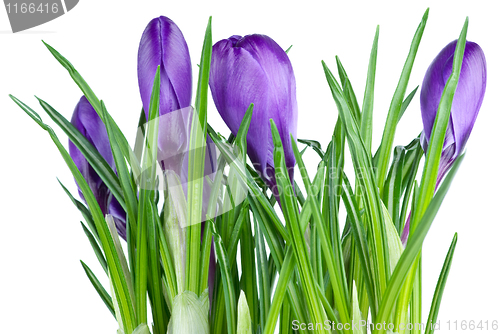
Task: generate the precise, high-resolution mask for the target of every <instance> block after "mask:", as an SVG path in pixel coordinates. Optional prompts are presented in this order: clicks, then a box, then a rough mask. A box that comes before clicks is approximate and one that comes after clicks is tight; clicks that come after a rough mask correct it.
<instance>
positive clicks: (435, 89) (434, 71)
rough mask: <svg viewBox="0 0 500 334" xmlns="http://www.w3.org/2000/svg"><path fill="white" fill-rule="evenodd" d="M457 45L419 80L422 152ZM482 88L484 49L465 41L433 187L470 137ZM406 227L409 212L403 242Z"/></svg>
mask: <svg viewBox="0 0 500 334" xmlns="http://www.w3.org/2000/svg"><path fill="white" fill-rule="evenodd" d="M456 46H457V41H456V40H455V41H453V42H451V43H450V44H448V45H447V46H446V47H445V48H444V49H443V50H441V52H440V53H439V54H438V55H437V57H436V58H434V60H433V61H432V64H431V65H430V66H429V68H428V69H427V72H426V73H425V77H424V81H423V83H422V91H421V92H420V110H421V112H422V121H423V123H424V131H423V133H422V134H421V135H420V141H421V144H422V147H423V149H424V151H425V152H427V147H428V143H429V140H430V138H431V133H432V127H433V126H434V121H435V119H436V114H437V110H438V107H439V101H440V100H441V95H442V94H443V90H444V86H445V85H446V82H447V81H448V78H449V76H450V74H451V71H452V68H453V56H454V53H455V48H456ZM485 90H486V59H485V57H484V53H483V50H482V49H481V47H480V46H479V45H477V44H476V43H474V42H466V44H465V51H464V58H463V61H462V68H461V71H460V78H459V80H458V86H457V90H456V92H455V96H454V97H453V103H452V105H451V114H450V121H449V123H448V127H447V129H446V136H445V139H444V144H443V152H442V153H441V160H440V162H439V170H438V178H437V183H436V188H437V186H439V184H440V183H441V180H442V179H443V177H444V176H445V175H446V173H447V172H448V170H449V169H450V168H451V166H452V165H453V162H454V161H455V160H456V159H457V158H458V156H460V154H462V152H463V151H464V148H465V144H466V143H467V139H469V135H470V133H471V131H472V128H473V127H474V123H475V122H476V117H477V114H478V112H479V108H481V104H482V102H483V97H484V92H485ZM410 214H411V213H410ZM409 231H410V216H408V219H407V220H406V225H405V228H404V230H403V234H402V236H401V240H402V242H403V244H404V245H406V242H407V240H408V234H409Z"/></svg>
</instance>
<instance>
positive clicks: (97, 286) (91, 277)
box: [80, 260, 115, 317]
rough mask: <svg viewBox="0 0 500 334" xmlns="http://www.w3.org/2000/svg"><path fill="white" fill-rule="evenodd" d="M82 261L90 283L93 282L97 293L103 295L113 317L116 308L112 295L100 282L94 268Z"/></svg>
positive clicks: (103, 299) (102, 297)
mask: <svg viewBox="0 0 500 334" xmlns="http://www.w3.org/2000/svg"><path fill="white" fill-rule="evenodd" d="M80 263H81V264H82V267H83V270H85V274H87V277H88V278H89V280H90V283H92V285H93V286H94V288H95V291H97V293H98V294H99V297H101V299H102V301H103V302H104V304H105V305H106V307H107V308H108V310H109V312H111V314H112V315H113V317H115V310H114V308H113V300H112V299H111V296H110V295H109V293H108V292H107V291H106V289H104V287H103V286H102V284H101V282H99V280H98V279H97V277H96V276H95V275H94V273H93V272H92V270H91V269H90V268H89V267H88V266H87V265H86V264H85V262H83V261H81V260H80Z"/></svg>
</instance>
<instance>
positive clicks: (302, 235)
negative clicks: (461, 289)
mask: <svg viewBox="0 0 500 334" xmlns="http://www.w3.org/2000/svg"><path fill="white" fill-rule="evenodd" d="M427 15H428V11H426V13H425V14H424V16H423V18H422V21H421V22H420V24H419V26H418V28H417V31H416V33H415V35H414V38H413V40H412V42H411V47H410V52H409V54H408V57H407V59H406V62H405V64H404V68H403V70H402V74H401V77H400V79H399V82H398V83H397V85H396V90H395V93H394V96H393V99H392V102H391V104H390V106H389V108H388V110H389V112H388V114H387V119H386V123H385V128H384V132H383V136H382V140H381V143H380V144H379V145H378V147H376V144H375V143H373V142H372V124H373V109H374V106H373V101H374V87H375V84H376V81H375V69H376V59H377V45H378V28H377V31H376V34H375V38H374V41H373V46H372V51H371V54H370V60H369V64H368V72H367V73H368V74H367V79H366V88H365V91H364V95H363V100H362V103H361V104H360V103H358V99H357V97H356V94H355V92H354V90H353V88H352V85H351V82H350V81H349V77H348V75H347V73H346V71H345V69H344V67H343V66H342V64H341V62H340V60H339V58H337V64H336V65H337V68H338V77H339V78H340V82H339V81H337V79H336V77H335V75H334V74H333V73H332V72H331V70H330V68H329V67H328V66H327V65H326V64H325V63H323V64H322V65H323V69H324V72H325V76H326V84H328V85H329V87H330V89H331V93H332V95H333V98H334V100H335V103H336V105H337V109H338V120H337V123H336V124H332V139H331V141H330V142H329V143H328V145H327V146H326V150H323V149H322V147H321V145H320V143H319V142H317V141H314V140H306V139H297V115H298V112H299V108H298V105H297V100H296V91H295V90H296V88H295V78H294V74H293V69H292V64H291V62H290V60H289V58H288V56H287V52H286V51H284V50H283V49H282V48H281V47H280V46H279V45H278V43H277V42H276V41H274V40H273V39H272V38H271V37H268V36H265V35H248V36H244V37H241V36H237V35H233V36H231V37H229V38H227V39H224V40H221V41H219V42H217V43H215V44H213V43H212V35H211V20H209V23H208V26H207V30H206V33H205V40H204V45H203V50H202V54H201V59H200V63H199V74H198V80H197V82H196V95H195V97H194V98H193V94H192V87H193V77H192V65H191V61H190V59H191V58H190V55H189V50H188V46H187V44H186V41H185V40H184V37H183V35H182V32H181V30H180V29H179V27H177V25H176V24H175V23H174V22H173V21H172V20H170V19H168V18H166V17H164V16H160V17H158V18H155V19H153V20H152V21H151V22H150V23H149V24H148V25H147V27H146V29H145V31H144V33H143V35H142V39H141V40H140V42H139V51H138V66H137V70H138V84H139V85H138V86H139V93H140V97H141V99H142V111H141V110H140V107H138V108H137V110H136V111H137V112H135V115H136V117H137V118H138V119H139V127H138V131H137V137H136V138H135V141H133V145H131V144H130V143H131V142H130V141H128V140H127V139H126V138H125V136H124V135H123V133H122V131H121V130H120V127H119V126H118V125H117V124H116V123H115V121H114V120H113V118H112V116H111V113H109V112H108V111H107V109H106V106H105V104H104V102H103V101H102V100H100V99H99V98H98V97H97V96H96V94H95V93H94V92H93V91H92V90H91V88H90V87H89V86H88V84H87V83H86V82H85V80H84V79H83V77H82V76H81V74H80V73H79V72H78V71H77V70H76V69H75V68H74V67H73V65H72V64H71V63H70V62H69V61H68V60H67V59H66V58H64V57H63V56H62V55H61V54H60V53H58V52H57V51H56V50H55V49H53V48H52V47H51V46H49V45H47V48H48V49H49V51H50V52H51V53H52V54H53V55H54V57H55V58H56V59H57V60H58V61H59V62H60V64H61V65H62V66H63V67H64V68H66V69H67V70H68V72H69V74H70V76H71V78H72V79H73V80H74V81H75V83H76V84H77V85H78V87H79V88H80V89H81V90H82V93H83V96H82V98H81V99H80V101H78V103H77V105H76V108H75V110H74V112H73V115H72V118H71V121H68V120H67V119H66V118H65V117H64V116H63V115H62V114H60V113H59V112H57V111H56V110H55V109H54V108H53V107H52V106H50V105H49V104H48V103H47V102H45V101H43V100H41V99H40V100H39V102H40V105H41V107H42V109H43V110H44V111H45V112H46V113H47V114H48V115H49V116H50V118H51V119H52V120H53V121H54V122H55V123H56V124H57V125H58V126H59V127H60V128H61V129H62V130H63V131H64V132H65V133H66V134H67V135H68V137H69V151H68V150H66V148H65V147H64V145H63V144H61V142H60V141H59V139H58V138H57V136H56V135H55V133H54V132H53V130H52V129H51V128H50V127H49V126H48V125H46V124H45V123H44V122H43V121H42V119H41V117H40V116H39V115H38V114H37V113H36V112H35V111H34V110H33V109H31V108H30V107H28V106H27V105H26V104H24V103H22V102H21V101H19V100H18V99H16V98H14V97H12V99H13V100H14V101H15V102H16V103H17V104H18V105H19V106H20V107H21V108H22V109H23V110H24V111H25V112H26V113H27V114H28V115H29V116H30V117H31V118H32V119H33V120H34V121H35V122H37V123H38V124H39V125H40V126H41V127H42V128H43V129H44V130H46V131H47V132H48V133H49V135H50V136H51V138H52V140H53V141H54V143H55V144H56V146H57V148H58V150H59V151H60V153H61V155H62V157H63V159H64V161H65V162H66V164H67V165H68V167H69V169H70V170H71V173H72V174H73V176H74V179H75V181H76V184H77V188H75V190H76V189H77V190H78V193H79V197H80V198H81V200H79V199H77V198H75V197H74V196H73V195H72V194H71V193H72V192H71V191H70V190H68V189H71V187H69V186H68V187H65V186H63V189H64V191H65V192H66V193H67V194H68V196H69V197H70V200H71V201H72V203H73V204H74V205H75V206H76V208H77V209H78V210H80V211H81V213H82V215H83V217H84V220H85V222H86V223H85V224H83V223H82V228H83V230H84V233H85V235H86V237H88V240H89V241H90V244H91V246H92V248H93V250H94V251H95V254H96V256H97V259H98V260H99V263H100V264H101V266H102V269H103V270H104V272H105V274H106V275H107V276H108V278H109V280H108V281H104V282H99V280H98V279H97V277H96V275H95V274H94V272H93V271H92V269H91V268H89V267H88V266H87V265H86V264H85V263H83V262H82V266H83V269H84V270H85V273H86V274H87V276H88V278H89V279H90V282H91V284H92V285H93V286H94V287H95V289H96V291H97V294H96V300H97V295H98V296H99V297H100V298H101V299H102V301H103V302H104V304H105V305H106V307H107V308H108V309H109V311H110V312H111V316H113V317H114V318H115V319H116V321H117V327H118V332H119V333H124V334H131V333H151V332H152V333H158V334H164V333H169V334H170V333H192V334H203V333H229V334H233V333H238V334H243V333H245V334H246V333H265V334H271V333H276V332H279V333H292V332H295V333H297V332H300V333H302V332H307V333H333V332H335V333H345V334H350V333H355V334H358V333H359V334H361V333H367V332H373V333H377V334H380V333H385V332H399V333H405V332H406V333H420V331H421V330H422V329H421V328H419V327H418V326H415V327H414V326H410V325H412V324H417V323H418V324H420V323H422V322H424V321H427V326H426V328H425V331H426V333H432V332H433V331H434V327H433V324H434V323H435V322H436V320H437V317H438V311H439V306H440V301H441V298H442V296H443V291H444V287H445V283H446V279H447V275H448V272H449V268H450V265H451V259H452V257H453V252H454V249H455V246H456V242H457V237H456V235H455V237H454V238H453V240H452V243H451V246H450V250H449V252H448V254H447V256H446V259H445V261H444V266H443V270H442V272H441V276H440V277H439V280H438V284H437V286H436V290H435V294H434V297H433V299H432V304H431V309H430V313H429V315H428V318H427V320H425V319H421V317H422V288H421V286H422V281H421V278H422V269H421V268H422V267H421V266H422V257H421V249H422V244H423V241H424V239H425V237H426V235H427V233H428V231H429V228H430V226H431V224H432V222H433V219H434V217H435V215H436V212H437V211H438V209H439V207H440V205H441V203H442V201H443V199H444V197H445V195H446V192H447V191H448V189H449V187H450V183H451V181H452V179H453V177H454V175H455V174H456V172H457V169H458V166H459V164H460V162H461V161H462V158H463V152H464V147H465V144H466V142H467V140H468V138H469V135H470V133H471V131H472V128H473V125H474V122H475V120H476V117H477V115H478V111H479V109H480V106H481V103H482V100H483V97H484V93H485V87H486V62H485V57H484V54H483V52H482V50H481V48H480V47H479V46H478V45H477V44H475V43H473V42H470V41H466V32H467V27H468V20H466V21H465V24H464V26H463V29H462V31H461V33H460V35H459V38H458V39H457V40H455V41H453V42H451V43H450V44H448V45H447V46H446V47H445V48H444V49H443V50H442V51H441V52H439V54H438V55H437V57H436V58H435V59H434V61H433V62H432V64H431V65H430V67H429V69H428V70H427V73H425V75H423V73H419V74H417V75H421V77H422V78H423V82H422V85H421V87H420V107H421V112H422V120H423V130H422V132H421V133H420V134H418V133H416V134H415V135H416V138H415V139H414V140H413V141H412V142H410V143H409V144H408V145H402V146H395V145H394V137H395V132H396V128H397V125H398V122H399V120H400V119H401V117H402V116H403V114H404V113H405V110H406V108H407V107H408V105H409V104H410V102H412V99H413V97H414V95H415V94H416V93H417V91H418V87H417V88H416V89H415V90H413V91H411V92H410V93H409V94H407V86H408V81H409V77H410V73H411V70H412V65H413V63H414V60H415V57H416V54H417V50H418V46H419V43H420V40H421V38H422V34H423V31H424V28H425V25H426V21H427ZM450 39H453V38H450ZM209 88H210V90H211V95H212V97H213V102H214V104H215V107H216V108H217V110H218V111H219V113H220V115H221V116H222V119H223V120H224V121H225V123H226V124H227V126H228V128H229V130H230V133H227V134H226V135H227V136H226V137H225V136H223V135H221V134H220V133H219V132H216V131H215V130H214V129H213V128H212V127H211V126H210V125H209V122H208V120H207V106H208V96H209V93H208V90H209ZM75 102H76V101H75ZM132 146H133V147H132ZM305 150H314V151H315V152H316V153H317V155H318V159H319V161H320V162H319V164H318V167H317V170H315V171H314V172H315V174H314V175H310V172H311V171H307V170H306V168H305V167H304V161H303V159H302V155H303V153H304V151H305ZM373 152H376V153H375V154H373ZM346 159H351V160H352V164H353V165H354V167H355V171H356V172H355V175H354V177H352V178H351V179H349V177H348V176H347V175H346V174H345V173H344V164H345V162H346ZM422 164H423V169H422V168H419V167H421V165H422ZM420 170H423V172H421V175H420V172H419V171H420ZM296 181H299V182H296ZM341 206H343V209H345V212H347V218H345V219H341V218H340V215H339V211H340V209H341ZM438 223H439V222H438ZM120 237H121V239H123V240H124V241H125V242H126V247H124V248H125V249H124V248H122V244H123V245H125V243H123V242H122V240H120ZM93 270H100V269H98V268H93ZM367 321H371V323H372V324H373V325H372V326H371V327H370V326H369V327H366V324H367ZM382 324H383V326H382ZM410 328H412V329H410Z"/></svg>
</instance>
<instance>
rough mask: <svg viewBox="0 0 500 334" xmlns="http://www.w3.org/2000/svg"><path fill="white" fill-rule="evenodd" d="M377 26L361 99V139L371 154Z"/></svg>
mask: <svg viewBox="0 0 500 334" xmlns="http://www.w3.org/2000/svg"><path fill="white" fill-rule="evenodd" d="M378 32H379V26H377V30H376V31H375V37H374V38H373V44H372V51H371V53H370V62H369V64H368V73H367V75H366V85H365V95H364V97H363V109H362V111H361V125H360V132H361V138H362V139H363V142H364V143H365V147H366V151H367V152H368V153H369V154H370V155H371V154H372V131H373V100H374V96H375V70H376V68H377V53H378Z"/></svg>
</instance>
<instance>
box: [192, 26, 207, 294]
mask: <svg viewBox="0 0 500 334" xmlns="http://www.w3.org/2000/svg"><path fill="white" fill-rule="evenodd" d="M211 59H212V17H210V18H209V19H208V25H207V29H206V31H205V39H204V42H203V49H202V52H201V60H200V71H199V75H198V88H197V90H196V100H195V113H194V115H193V121H192V122H191V131H190V137H189V138H190V140H189V153H188V155H189V167H188V193H187V198H188V200H187V203H188V205H189V208H188V224H189V227H188V229H187V239H186V240H187V248H186V250H187V251H186V287H187V289H188V290H190V291H194V292H195V293H201V287H200V286H199V283H200V270H201V268H200V267H201V266H200V256H201V251H200V240H201V222H202V221H203V220H205V219H202V217H201V211H202V202H203V180H204V178H203V175H204V168H205V151H206V150H205V147H206V138H207V105H208V77H209V74H210V63H211ZM196 116H197V117H196ZM203 218H204V217H203Z"/></svg>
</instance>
